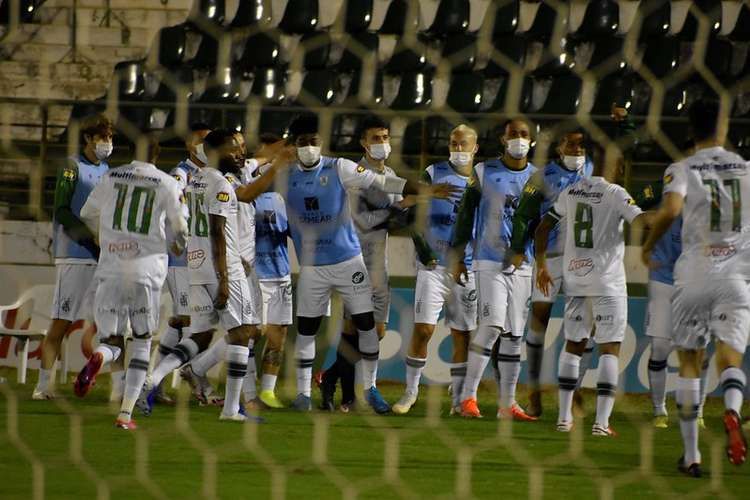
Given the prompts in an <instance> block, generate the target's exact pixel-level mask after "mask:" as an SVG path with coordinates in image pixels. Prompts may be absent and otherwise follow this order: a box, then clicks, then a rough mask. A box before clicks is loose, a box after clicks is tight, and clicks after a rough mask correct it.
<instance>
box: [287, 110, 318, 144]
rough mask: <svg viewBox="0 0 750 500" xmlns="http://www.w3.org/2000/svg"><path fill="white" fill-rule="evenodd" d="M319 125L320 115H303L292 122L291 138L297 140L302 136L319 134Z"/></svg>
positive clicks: (290, 127)
mask: <svg viewBox="0 0 750 500" xmlns="http://www.w3.org/2000/svg"><path fill="white" fill-rule="evenodd" d="M318 125H319V123H318V115H316V114H313V113H304V114H301V115H299V116H297V117H296V118H295V119H294V120H292V123H291V124H290V125H289V138H290V139H291V140H295V139H296V138H297V137H299V136H301V135H305V134H317V133H318Z"/></svg>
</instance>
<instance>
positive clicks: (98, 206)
mask: <svg viewBox="0 0 750 500" xmlns="http://www.w3.org/2000/svg"><path fill="white" fill-rule="evenodd" d="M111 191H112V190H111V189H110V182H109V177H105V178H104V179H102V181H101V182H100V183H99V184H97V185H96V187H95V188H94V189H93V190H92V191H91V193H89V196H88V198H86V203H84V204H83V207H81V220H83V222H85V223H86V225H87V226H88V227H89V228H90V229H91V230H92V231H93V232H98V230H99V215H100V214H101V211H102V206H103V205H104V203H105V201H106V200H107V199H108V198H109V197H110V196H111Z"/></svg>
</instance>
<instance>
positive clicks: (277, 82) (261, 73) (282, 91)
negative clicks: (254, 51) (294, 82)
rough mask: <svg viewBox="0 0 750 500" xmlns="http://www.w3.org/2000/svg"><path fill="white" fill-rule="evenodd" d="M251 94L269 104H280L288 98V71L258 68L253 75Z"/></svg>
mask: <svg viewBox="0 0 750 500" xmlns="http://www.w3.org/2000/svg"><path fill="white" fill-rule="evenodd" d="M252 82H253V83H252V87H251V90H250V92H251V93H252V94H253V95H255V96H258V97H260V98H261V99H263V100H264V101H265V102H268V103H279V102H281V101H283V100H284V99H285V98H286V69H285V68H258V69H257V70H256V71H255V72H254V73H252Z"/></svg>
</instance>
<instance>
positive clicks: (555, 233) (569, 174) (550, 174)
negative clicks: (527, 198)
mask: <svg viewBox="0 0 750 500" xmlns="http://www.w3.org/2000/svg"><path fill="white" fill-rule="evenodd" d="M593 171H594V164H593V163H592V162H591V160H590V159H589V158H588V157H586V163H585V164H584V166H583V170H581V171H579V170H568V169H567V168H565V167H563V166H562V165H560V164H559V163H558V162H557V161H551V162H549V163H548V164H547V166H546V167H544V170H543V171H542V172H540V173H539V174H537V175H540V174H541V175H542V176H543V180H542V182H543V185H542V194H543V195H544V201H542V206H541V210H540V214H539V215H540V218H541V217H544V214H546V213H547V212H548V211H549V209H550V208H552V205H554V204H555V201H557V197H558V196H559V195H560V193H561V192H562V191H563V190H564V189H565V188H566V187H568V186H570V185H571V184H575V183H576V182H578V181H579V180H581V179H583V178H586V179H589V178H591V174H592V172H593ZM561 226H562V225H561V224H558V225H557V226H555V228H554V229H553V230H552V231H550V233H549V240H548V241H547V255H548V256H555V255H561V254H562V246H563V244H564V243H565V241H564V238H560V237H559V236H560V227H561Z"/></svg>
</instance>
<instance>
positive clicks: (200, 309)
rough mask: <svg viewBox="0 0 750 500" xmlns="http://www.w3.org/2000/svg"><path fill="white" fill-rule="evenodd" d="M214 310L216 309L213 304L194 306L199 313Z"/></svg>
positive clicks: (194, 309)
mask: <svg viewBox="0 0 750 500" xmlns="http://www.w3.org/2000/svg"><path fill="white" fill-rule="evenodd" d="M213 310H214V306H212V305H205V306H193V311H194V312H197V313H202V312H209V311H213Z"/></svg>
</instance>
